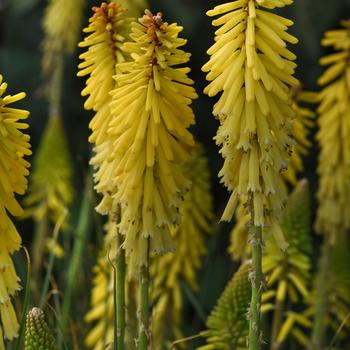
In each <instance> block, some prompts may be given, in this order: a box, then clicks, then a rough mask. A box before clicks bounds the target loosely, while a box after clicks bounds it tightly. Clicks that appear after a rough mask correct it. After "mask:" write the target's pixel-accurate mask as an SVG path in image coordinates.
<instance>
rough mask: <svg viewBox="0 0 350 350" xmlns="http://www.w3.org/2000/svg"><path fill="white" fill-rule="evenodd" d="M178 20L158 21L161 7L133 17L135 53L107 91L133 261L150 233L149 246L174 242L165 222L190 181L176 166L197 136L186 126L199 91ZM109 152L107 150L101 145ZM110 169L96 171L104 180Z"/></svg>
mask: <svg viewBox="0 0 350 350" xmlns="http://www.w3.org/2000/svg"><path fill="white" fill-rule="evenodd" d="M181 31H182V27H179V26H177V25H176V24H168V23H166V22H164V21H163V18H162V14H160V13H158V14H157V15H155V16H154V15H153V14H152V13H151V12H150V11H148V10H146V12H145V15H144V16H143V17H142V18H141V19H139V23H136V22H134V23H133V24H132V34H131V38H132V39H133V42H128V43H126V44H125V45H124V46H123V50H124V51H125V52H126V53H129V54H130V56H131V57H132V58H133V59H134V61H133V62H126V63H123V64H119V65H118V67H119V69H120V70H121V73H119V74H117V75H116V76H115V79H116V82H117V85H118V88H116V89H115V90H114V91H113V92H112V96H113V102H112V103H111V109H112V115H113V120H112V121H111V123H110V124H109V130H108V131H109V133H110V138H111V139H112V140H113V151H112V153H111V154H110V159H111V161H112V162H113V164H114V169H113V176H112V178H113V180H114V181H115V188H116V189H118V191H116V192H115V193H113V196H114V200H115V201H116V202H117V203H121V204H122V217H121V223H120V229H121V233H122V234H124V235H125V244H124V247H125V249H126V254H127V255H130V254H131V253H132V257H133V258H132V259H131V260H132V262H131V263H132V265H145V264H146V261H147V251H148V248H147V246H148V245H147V239H148V238H149V239H150V251H151V252H156V253H163V252H165V251H167V250H169V248H171V247H172V243H171V235H170V231H169V227H168V225H169V224H178V223H179V220H180V215H179V213H178V208H179V205H180V202H181V200H182V197H183V195H184V193H185V191H186V190H187V189H188V187H189V181H187V180H186V179H185V177H184V176H183V174H182V171H181V169H179V167H178V166H179V165H180V164H181V163H183V162H186V161H189V160H190V152H189V150H190V148H191V147H192V146H193V145H194V140H193V137H192V135H191V134H190V132H189V131H188V130H187V128H188V127H189V126H190V125H191V124H194V114H193V111H192V109H191V107H190V104H191V103H192V99H194V98H197V94H196V92H195V90H194V89H193V88H192V87H191V86H190V85H192V84H193V81H192V80H191V79H189V78H188V77H187V73H188V72H189V71H190V69H189V68H174V66H177V65H179V64H184V63H186V62H188V60H189V57H190V54H188V53H185V52H184V51H182V50H181V49H179V48H180V47H181V46H183V45H185V44H186V40H184V39H180V38H178V34H179V33H180V32H181ZM105 151H106V152H108V151H109V149H106V150H105ZM104 178H106V179H110V174H108V173H104V174H102V173H101V181H103V180H104Z"/></svg>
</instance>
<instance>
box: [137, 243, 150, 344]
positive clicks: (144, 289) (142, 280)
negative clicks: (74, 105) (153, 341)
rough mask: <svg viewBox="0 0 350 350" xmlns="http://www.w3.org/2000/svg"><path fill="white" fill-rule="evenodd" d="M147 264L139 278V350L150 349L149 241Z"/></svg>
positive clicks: (143, 266)
mask: <svg viewBox="0 0 350 350" xmlns="http://www.w3.org/2000/svg"><path fill="white" fill-rule="evenodd" d="M147 246H148V247H147V264H146V265H142V266H141V268H140V277H139V310H138V320H139V339H138V350H147V349H148V340H149V338H150V337H149V240H147Z"/></svg>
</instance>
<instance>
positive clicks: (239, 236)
mask: <svg viewBox="0 0 350 350" xmlns="http://www.w3.org/2000/svg"><path fill="white" fill-rule="evenodd" d="M292 99H293V109H294V111H295V113H296V117H295V119H294V120H293V122H292V123H293V124H292V127H293V137H294V138H295V141H296V144H295V145H294V146H293V154H292V157H291V159H290V163H289V166H288V169H287V171H285V172H284V173H283V179H284V182H285V186H287V184H288V183H289V184H291V185H295V184H296V182H297V178H298V175H299V174H300V173H301V172H302V171H303V170H304V166H303V156H305V155H307V154H308V152H309V149H310V147H311V142H310V140H309V139H308V136H309V133H310V129H311V128H312V127H313V126H314V124H315V122H314V117H315V113H314V112H313V111H312V110H311V109H309V108H307V107H305V105H304V104H305V103H315V102H316V101H317V94H316V93H312V92H306V91H303V90H301V88H300V87H298V88H295V89H292ZM246 202H247V200H246V199H245V198H243V199H241V201H240V204H239V205H238V208H237V210H236V214H235V217H236V224H235V226H234V227H233V229H232V231H231V244H230V247H229V252H230V253H231V255H232V258H233V259H234V260H239V259H242V258H243V259H244V257H247V256H249V255H250V246H249V244H248V236H249V232H248V231H249V222H250V214H249V213H247V211H246V209H245V207H244V203H246Z"/></svg>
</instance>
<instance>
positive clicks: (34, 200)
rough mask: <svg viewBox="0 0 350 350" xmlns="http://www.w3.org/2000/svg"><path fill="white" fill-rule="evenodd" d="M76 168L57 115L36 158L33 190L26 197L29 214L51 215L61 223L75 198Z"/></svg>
mask: <svg viewBox="0 0 350 350" xmlns="http://www.w3.org/2000/svg"><path fill="white" fill-rule="evenodd" d="M72 168H73V164H72V161H71V157H70V153H69V149H68V144H67V139H66V135H65V133H64V130H63V125H62V119H61V117H59V116H53V117H51V118H50V119H49V121H48V124H47V126H46V128H45V131H44V134H43V136H42V139H41V142H40V145H39V147H38V152H37V154H36V156H35V159H34V171H33V172H32V175H31V177H30V185H29V193H28V195H27V197H26V198H25V199H24V205H25V215H26V216H32V217H33V218H34V219H35V220H36V221H41V220H43V218H44V217H48V218H49V219H50V220H51V221H52V223H53V224H56V223H57V221H58V220H59V219H60V218H61V216H62V215H63V213H64V212H65V211H66V210H67V208H68V207H69V205H70V204H71V202H72V200H73V186H72V172H73V171H72ZM66 217H67V216H66ZM67 219H68V217H67ZM67 219H66V220H65V224H66V223H67Z"/></svg>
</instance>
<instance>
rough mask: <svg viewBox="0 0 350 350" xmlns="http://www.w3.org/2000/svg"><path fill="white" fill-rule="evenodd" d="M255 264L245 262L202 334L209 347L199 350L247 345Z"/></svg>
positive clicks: (230, 283) (227, 288)
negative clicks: (252, 270)
mask: <svg viewBox="0 0 350 350" xmlns="http://www.w3.org/2000/svg"><path fill="white" fill-rule="evenodd" d="M250 270H251V261H250V260H249V261H246V262H244V263H243V264H242V265H241V267H240V268H239V269H238V271H237V272H236V273H235V274H234V276H233V278H232V280H231V281H230V282H229V283H228V285H227V286H226V288H225V290H224V292H223V293H222V295H221V297H220V298H219V300H218V303H217V305H216V306H215V308H214V310H213V311H212V313H211V315H210V316H209V318H208V321H207V327H208V330H207V331H204V332H202V335H203V336H204V337H206V338H207V343H208V344H207V345H204V346H201V347H199V348H198V349H197V350H209V349H217V350H219V349H233V348H236V347H235V346H237V347H238V346H239V345H244V344H245V341H246V339H245V338H246V337H247V335H248V326H249V322H248V319H247V311H248V309H249V303H250V298H251V283H250V281H249V272H250Z"/></svg>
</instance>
